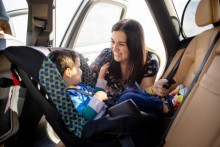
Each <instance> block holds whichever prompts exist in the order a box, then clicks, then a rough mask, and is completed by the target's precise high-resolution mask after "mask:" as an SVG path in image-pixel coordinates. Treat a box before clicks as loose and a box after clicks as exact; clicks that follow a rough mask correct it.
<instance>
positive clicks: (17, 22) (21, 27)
mask: <svg viewBox="0 0 220 147" xmlns="http://www.w3.org/2000/svg"><path fill="white" fill-rule="evenodd" d="M27 17H28V15H27V14H26V15H19V16H16V17H12V18H11V21H12V24H13V27H14V31H15V37H16V38H17V39H18V40H20V41H21V42H23V43H26V32H27ZM21 22H22V23H21Z"/></svg>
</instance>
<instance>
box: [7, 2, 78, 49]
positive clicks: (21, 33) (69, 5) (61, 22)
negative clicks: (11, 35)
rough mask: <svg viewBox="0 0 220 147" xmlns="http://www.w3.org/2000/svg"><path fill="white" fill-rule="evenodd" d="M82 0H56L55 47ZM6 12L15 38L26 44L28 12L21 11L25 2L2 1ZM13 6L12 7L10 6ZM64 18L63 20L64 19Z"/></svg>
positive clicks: (25, 5)
mask: <svg viewBox="0 0 220 147" xmlns="http://www.w3.org/2000/svg"><path fill="white" fill-rule="evenodd" d="M81 2H82V0H77V1H73V0H65V2H64V1H63V0H56V6H55V7H56V19H55V20H56V25H55V28H56V29H55V30H56V43H55V46H59V44H60V42H61V40H62V37H63V35H64V33H65V30H66V28H67V26H68V25H69V22H70V20H71V18H72V16H73V15H74V13H75V11H76V10H77V8H78V6H79V5H80V3H81ZM3 3H4V6H5V9H6V11H7V12H8V13H9V16H10V18H11V22H12V24H13V27H14V28H13V29H14V32H15V37H16V38H17V39H18V40H20V41H22V42H24V43H25V42H26V32H27V19H28V15H27V13H28V11H26V13H21V11H22V12H23V9H27V7H28V5H27V2H26V0H19V1H15V0H3ZM12 4H13V5H12ZM64 8H65V9H64ZM64 17H65V19H64ZM21 22H22V23H21Z"/></svg>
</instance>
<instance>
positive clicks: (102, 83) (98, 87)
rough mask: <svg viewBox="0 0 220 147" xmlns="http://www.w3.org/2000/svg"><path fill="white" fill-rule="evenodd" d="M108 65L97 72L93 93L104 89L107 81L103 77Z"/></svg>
mask: <svg viewBox="0 0 220 147" xmlns="http://www.w3.org/2000/svg"><path fill="white" fill-rule="evenodd" d="M108 68H109V63H106V64H104V65H103V66H102V67H101V68H100V71H99V76H98V79H97V83H96V87H95V91H104V90H105V89H106V85H107V81H106V80H105V75H106V73H108Z"/></svg>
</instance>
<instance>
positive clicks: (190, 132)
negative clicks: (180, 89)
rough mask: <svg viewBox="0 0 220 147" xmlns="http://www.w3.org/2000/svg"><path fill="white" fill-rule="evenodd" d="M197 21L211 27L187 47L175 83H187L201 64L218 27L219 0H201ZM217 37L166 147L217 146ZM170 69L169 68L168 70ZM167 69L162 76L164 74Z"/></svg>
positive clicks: (219, 62) (219, 104) (219, 58)
mask: <svg viewBox="0 0 220 147" xmlns="http://www.w3.org/2000/svg"><path fill="white" fill-rule="evenodd" d="M195 19H196V24H197V25H198V26H206V25H209V24H213V25H214V28H212V29H209V30H206V31H204V32H202V33H200V34H199V35H197V36H195V37H194V38H193V40H192V41H191V42H190V44H189V45H188V47H187V48H186V51H185V54H184V55H183V57H182V61H181V63H180V65H179V68H178V70H177V72H176V74H175V76H174V77H173V79H174V80H175V81H176V84H174V85H172V86H171V88H170V89H171V90H172V89H174V88H175V87H176V86H177V85H178V84H181V83H182V84H184V85H185V86H186V87H189V86H190V85H191V84H192V81H193V79H194V77H195V75H196V73H197V71H198V70H199V68H200V64H201V63H202V61H203V59H204V57H205V55H206V53H207V50H208V49H209V47H210V46H211V44H212V42H213V40H214V38H215V36H216V34H217V33H218V32H219V31H220V27H219V23H220V22H219V21H220V3H219V0H201V1H200V3H199V5H198V8H197V11H196V17H195ZM219 65H220V41H219V40H218V41H217V43H216V44H215V46H214V48H213V51H212V52H211V54H210V56H209V58H208V60H207V62H206V64H205V66H204V68H203V69H202V72H201V74H200V75H199V78H198V80H197V82H196V83H195V85H194V86H193V88H192V90H191V91H190V93H189V95H188V96H187V98H186V100H185V101H184V103H183V105H182V106H181V109H179V112H178V113H177V115H176V117H175V119H174V121H173V123H172V125H171V127H170V129H169V131H168V134H167V135H166V137H165V140H164V145H163V146H166V147H176V146H182V147H191V146H193V147H217V146H220V137H219V130H220V117H219V112H220V99H219V98H220V93H219V89H220V76H219V72H220V68H219ZM167 73H169V71H168V72H167ZM167 73H166V74H165V75H164V77H166V76H167Z"/></svg>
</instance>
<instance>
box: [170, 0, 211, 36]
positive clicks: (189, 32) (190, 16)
mask: <svg viewBox="0 0 220 147" xmlns="http://www.w3.org/2000/svg"><path fill="white" fill-rule="evenodd" d="M188 1H189V0H181V2H180V0H173V4H174V5H175V8H176V12H177V15H178V16H179V19H180V20H181V19H182V17H183V16H182V14H183V10H184V7H185V5H186V3H187V2H188ZM199 1H200V0H191V1H190V2H189V5H188V6H187V8H186V11H185V14H184V19H183V32H184V35H185V36H184V37H186V38H188V37H192V36H195V35H197V34H199V33H201V32H203V31H204V30H207V29H209V28H212V27H213V26H212V25H208V26H205V27H198V26H197V25H196V23H195V13H196V8H197V6H198V3H199Z"/></svg>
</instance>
